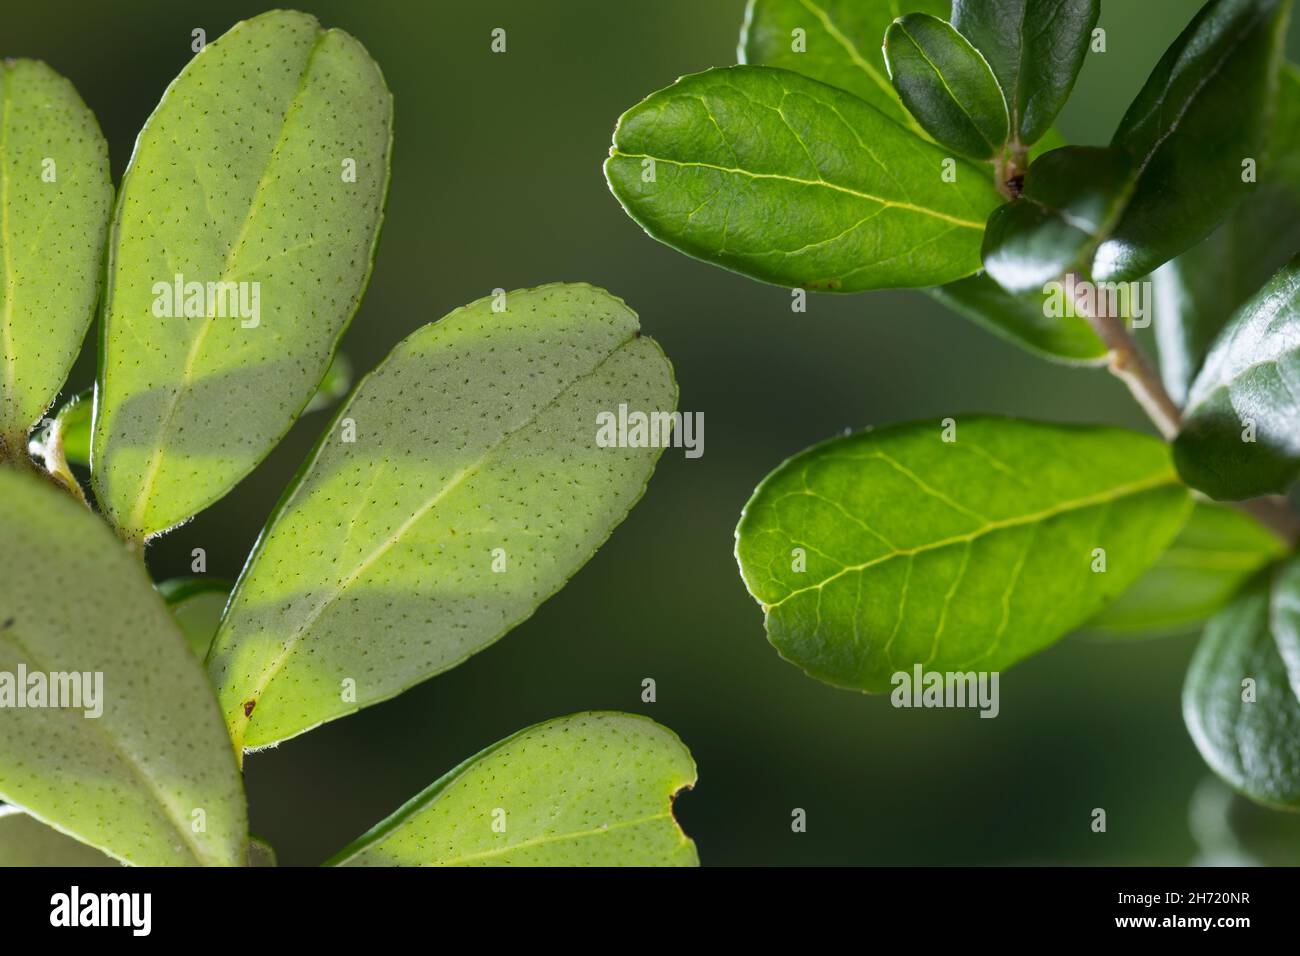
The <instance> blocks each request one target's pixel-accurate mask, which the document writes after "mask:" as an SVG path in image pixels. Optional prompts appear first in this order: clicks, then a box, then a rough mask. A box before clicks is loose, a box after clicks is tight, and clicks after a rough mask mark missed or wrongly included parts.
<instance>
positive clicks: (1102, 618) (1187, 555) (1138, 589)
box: [1088, 501, 1286, 637]
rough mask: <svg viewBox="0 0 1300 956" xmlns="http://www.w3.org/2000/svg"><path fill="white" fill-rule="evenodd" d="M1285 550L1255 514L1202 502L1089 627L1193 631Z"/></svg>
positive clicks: (1119, 633) (1124, 632) (1124, 633)
mask: <svg viewBox="0 0 1300 956" xmlns="http://www.w3.org/2000/svg"><path fill="white" fill-rule="evenodd" d="M1285 550H1286V549H1285V548H1284V547H1283V545H1282V542H1281V541H1280V540H1279V539H1278V538H1277V537H1276V536H1275V535H1273V534H1271V533H1269V532H1268V531H1266V530H1265V529H1264V527H1263V526H1262V525H1261V524H1260V523H1259V522H1258V521H1256V520H1255V519H1254V518H1252V517H1250V516H1249V515H1247V514H1244V513H1243V512H1240V511H1236V510H1234V509H1232V508H1225V507H1223V506H1221V505H1215V504H1211V503H1209V502H1205V501H1198V502H1197V503H1196V506H1195V507H1194V508H1193V509H1192V512H1191V514H1190V515H1189V516H1188V518H1187V524H1185V525H1183V530H1182V531H1180V532H1179V533H1178V537H1177V538H1175V539H1174V542H1173V544H1171V545H1170V546H1169V548H1168V549H1167V550H1166V551H1165V553H1164V554H1162V555H1161V556H1160V559H1159V560H1158V561H1157V562H1156V563H1155V564H1154V565H1152V566H1151V568H1150V569H1149V570H1148V571H1147V572H1146V573H1145V574H1143V575H1142V577H1140V578H1138V579H1137V581H1135V582H1134V583H1133V586H1132V587H1130V588H1129V589H1128V590H1127V591H1125V592H1124V593H1123V594H1122V595H1120V597H1119V599H1118V600H1116V601H1115V602H1114V603H1113V604H1111V605H1110V606H1109V607H1107V608H1105V609H1103V610H1102V612H1101V613H1100V614H1098V615H1097V616H1096V617H1094V618H1093V619H1092V620H1091V621H1089V622H1088V627H1089V628H1095V629H1097V630H1099V631H1103V632H1105V633H1107V634H1110V635H1114V636H1116V637H1130V636H1133V637H1136V636H1151V635H1156V634H1170V633H1176V632H1179V631H1187V630H1190V629H1191V628H1193V627H1196V626H1197V625H1199V624H1201V623H1203V622H1204V621H1205V620H1206V619H1207V618H1209V616H1210V615H1211V614H1213V613H1214V612H1215V611H1217V610H1218V609H1219V608H1220V607H1222V606H1223V605H1224V604H1226V603H1228V601H1229V600H1231V599H1232V597H1233V596H1234V595H1235V594H1236V593H1237V591H1238V590H1239V589H1240V588H1241V587H1242V585H1244V584H1245V583H1246V581H1248V580H1249V579H1250V578H1251V577H1253V576H1254V575H1255V573H1256V572H1258V571H1259V570H1260V569H1261V568H1263V567H1264V566H1265V565H1267V564H1269V563H1270V562H1271V561H1275V560H1276V559H1277V558H1279V557H1281V555H1282V554H1283V552H1284V551H1285Z"/></svg>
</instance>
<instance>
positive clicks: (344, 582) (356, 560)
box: [208, 284, 677, 749]
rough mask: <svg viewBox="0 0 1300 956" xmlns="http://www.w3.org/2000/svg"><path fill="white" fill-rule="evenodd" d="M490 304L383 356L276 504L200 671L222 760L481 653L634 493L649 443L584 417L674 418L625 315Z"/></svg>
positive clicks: (602, 535) (563, 304)
mask: <svg viewBox="0 0 1300 956" xmlns="http://www.w3.org/2000/svg"><path fill="white" fill-rule="evenodd" d="M496 301H497V300H495V299H481V300H479V301H478V302H475V303H473V304H472V305H469V306H466V307H465V308H462V309H458V310H456V311H455V312H453V313H452V314H451V315H449V316H447V317H446V318H444V319H443V320H442V321H440V322H437V323H434V324H432V325H428V326H425V327H424V328H422V329H419V330H417V331H416V332H414V333H412V334H411V335H410V336H408V337H407V338H406V339H405V340H404V341H403V342H402V343H401V344H400V345H398V347H397V348H396V349H394V350H393V352H392V354H391V355H389V357H388V358H387V359H386V360H385V361H384V362H383V363H382V364H381V365H380V366H379V367H378V368H377V369H376V370H375V371H373V372H372V373H370V375H368V376H367V377H366V378H364V379H363V380H362V381H361V383H360V384H359V385H358V386H357V389H356V391H355V392H354V393H353V395H352V397H351V398H350V399H349V400H348V402H347V404H346V405H345V406H344V407H343V408H342V409H341V410H340V411H339V413H338V414H337V416H336V417H335V421H334V423H333V424H332V425H331V426H330V427H329V429H327V430H326V432H325V433H324V435H322V436H321V440H320V442H319V443H318V445H317V447H316V450H315V451H314V452H313V454H312V456H311V457H310V458H309V460H308V462H307V464H306V465H305V466H304V469H303V471H302V472H301V474H300V475H299V477H298V478H297V479H296V480H295V481H294V482H293V484H292V485H291V486H290V488H289V489H288V491H287V492H286V494H285V497H284V498H283V499H282V501H281V503H280V504H279V506H277V508H276V512H275V514H274V515H273V516H272V518H271V520H270V522H269V523H268V525H267V527H266V530H265V531H264V532H263V533H262V536H261V537H260V538H259V540H258V543H257V547H256V548H255V550H254V552H253V554H252V556H251V557H250V558H249V562H248V564H247V566H246V567H245V568H244V572H243V574H242V575H241V576H240V580H239V583H238V584H237V585H236V588H235V593H234V595H233V596H232V598H231V603H230V607H229V608H228V609H227V611H226V617H225V619H224V621H223V622H222V627H221V630H220V632H219V633H218V635H217V638H216V641H215V642H214V643H213V647H212V650H211V652H210V653H209V659H208V664H209V669H210V671H211V675H212V679H213V682H214V684H215V685H216V686H217V688H218V689H219V697H220V700H221V705H222V710H223V712H224V713H225V715H226V720H227V723H228V725H229V727H230V731H231V736H232V737H233V739H234V740H235V743H236V746H237V747H240V746H242V747H243V748H246V749H255V748H258V747H264V746H267V745H269V744H273V743H275V742H277V741H280V740H284V739H286V738H289V737H292V736H294V735H296V734H299V733H302V732H304V731H306V730H310V729H311V728H312V727H315V726H316V725H317V724H320V723H322V722H324V721H327V720H333V719H335V718H337V717H342V716H344V715H346V714H349V713H352V712H354V711H356V710H358V709H360V708H361V707H365V706H367V705H369V704H373V703H376V702H378V701H381V700H386V699H387V698H389V697H392V696H394V695H395V694H398V693H401V692H402V691H403V690H405V689H406V688H408V687H410V686H411V685H413V684H416V683H418V682H420V681H422V680H425V679H427V678H429V677H432V676H433V675H434V674H437V673H440V672H441V671H444V670H447V669H449V668H451V667H454V666H456V665H457V664H459V663H460V662H461V661H463V660H465V658H467V657H469V656H470V655H471V654H473V653H475V652H477V651H480V650H482V649H483V648H484V647H486V646H488V645H489V644H491V643H492V642H494V641H495V640H497V639H498V638H500V637H501V636H502V635H504V634H505V633H506V632H507V631H509V630H510V629H511V628H513V627H514V626H515V625H516V624H518V623H519V622H521V621H523V620H524V619H525V618H527V617H528V616H530V615H531V614H532V613H533V611H534V610H535V609H536V608H537V606H538V605H539V604H541V603H542V602H543V601H544V600H546V598H548V597H550V596H551V595H552V594H554V593H555V592H556V591H558V590H559V589H560V587H561V586H563V584H564V583H565V582H566V581H567V580H568V579H569V578H570V577H571V576H572V575H573V574H574V573H575V572H576V571H577V570H578V568H580V567H581V566H582V565H583V564H585V563H586V561H587V560H588V559H589V558H590V557H591V556H592V554H594V553H595V551H596V549H597V548H598V547H599V546H600V545H601V544H602V543H603V542H604V541H605V539H606V538H607V537H608V536H609V534H610V533H611V532H612V531H613V529H614V527H615V526H616V525H618V523H619V522H620V521H622V520H623V518H624V517H625V516H626V515H627V513H628V510H629V509H630V508H631V507H632V505H633V504H634V503H635V502H636V501H637V499H638V498H640V496H641V493H642V492H643V491H644V490H645V487H646V483H647V481H648V480H649V478H650V474H651V472H652V471H653V470H654V465H655V462H656V460H657V459H658V457H659V454H660V451H661V449H660V448H651V447H600V446H599V445H598V443H597V426H598V425H599V424H600V423H601V419H600V418H599V417H598V416H600V415H601V414H602V413H607V414H616V413H617V412H618V411H619V407H620V405H626V407H627V410H628V413H629V414H630V413H632V412H637V411H640V412H642V413H652V412H663V413H670V412H671V411H672V410H673V409H674V408H675V407H676V403H677V386H676V384H675V383H674V381H673V376H672V367H671V366H670V365H669V363H668V360H667V358H666V357H665V356H664V354H663V352H662V351H661V350H660V348H659V346H658V345H657V344H656V343H655V342H654V341H653V340H651V339H650V338H648V337H646V336H642V335H641V334H640V330H639V326H638V322H637V317H636V313H634V312H633V311H632V310H631V309H629V308H628V307H627V306H626V305H625V304H624V303H623V302H622V300H621V299H617V298H615V297H614V296H611V295H610V294H609V293H607V292H604V291H603V290H600V289H596V288H593V287H591V286H588V285H565V284H556V285H549V286H542V287H541V288H538V289H532V290H528V291H522V292H512V293H510V294H509V295H508V296H507V297H506V311H504V312H498V311H496V310H495V309H494V307H493V304H494V302H496ZM349 422H351V423H352V424H353V426H354V427H355V441H353V442H348V441H346V440H345V439H346V438H347V437H348V432H347V429H348V427H349V426H348V423H349ZM628 437H629V438H633V437H635V436H633V435H631V434H629V436H628ZM358 628H362V629H363V630H364V632H365V634H366V638H365V640H364V641H358V639H357V634H358ZM346 680H351V681H354V682H355V691H356V693H355V701H354V702H352V701H348V700H344V699H342V696H343V695H341V694H340V687H341V686H343V685H342V682H343V681H346ZM254 707H255V708H256V710H255V711H254V710H253V708H254ZM249 714H251V722H250V716H249Z"/></svg>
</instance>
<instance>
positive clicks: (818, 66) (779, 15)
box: [737, 0, 951, 136]
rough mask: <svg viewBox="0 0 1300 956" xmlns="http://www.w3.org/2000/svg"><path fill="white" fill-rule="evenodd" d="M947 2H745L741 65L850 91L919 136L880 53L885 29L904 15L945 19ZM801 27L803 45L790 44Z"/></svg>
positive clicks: (868, 0)
mask: <svg viewBox="0 0 1300 956" xmlns="http://www.w3.org/2000/svg"><path fill="white" fill-rule="evenodd" d="M950 6H951V5H950V4H949V2H948V0H910V2H904V0H749V5H748V6H747V7H746V8H745V23H744V26H743V27H742V28H741V31H740V48H739V50H738V53H737V55H738V57H739V59H740V62H741V63H748V64H751V65H754V66H776V67H781V68H782V69H785V70H793V71H794V72H796V73H802V74H803V75H804V76H808V77H812V78H813V79H814V80H821V81H822V82H823V83H829V84H830V85H831V86H838V87H839V88H840V89H842V90H847V91H848V92H850V93H852V94H854V95H855V96H857V97H859V98H860V99H862V100H864V101H866V102H867V103H868V104H869V105H871V106H874V107H875V108H876V109H878V110H880V112H882V113H884V114H885V115H886V116H888V117H889V118H890V119H892V120H893V121H894V122H896V123H900V124H902V125H904V126H906V127H908V128H909V129H911V130H912V131H913V132H914V133H916V135H918V136H924V135H925V134H924V132H923V131H922V130H921V127H920V125H919V124H918V123H917V122H916V120H915V119H913V117H912V114H911V113H909V112H908V111H907V109H906V108H905V107H904V106H903V104H902V103H901V102H899V99H898V94H897V93H896V92H895V91H894V87H893V84H892V83H890V81H889V71H888V69H887V68H886V66H885V57H884V54H883V53H882V52H881V44H883V43H884V39H885V31H886V30H887V29H888V28H889V25H890V24H891V23H893V22H894V20H895V19H897V18H898V17H900V16H902V15H903V14H904V13H913V12H920V13H929V14H932V15H934V16H936V17H939V18H941V19H945V20H946V19H947V18H948V11H949V8H950ZM795 30H802V31H803V36H802V39H803V41H804V48H803V51H802V52H796V51H795V48H794V43H795V34H794V31H795Z"/></svg>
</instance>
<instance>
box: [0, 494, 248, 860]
mask: <svg viewBox="0 0 1300 956" xmlns="http://www.w3.org/2000/svg"><path fill="white" fill-rule="evenodd" d="M0 540H3V541H4V548H3V549H0V699H4V695H5V694H6V693H7V692H6V689H5V685H6V684H8V685H9V686H8V693H12V694H13V695H14V698H13V702H12V703H9V702H6V704H5V710H4V714H5V717H4V721H5V732H4V733H3V734H0V797H3V799H5V800H6V801H8V802H10V803H15V804H18V805H19V806H21V807H23V808H24V809H26V810H27V812H28V813H30V814H32V816H34V817H36V818H37V819H39V820H42V821H44V822H46V823H48V824H50V825H51V826H55V827H57V828H58V829H59V830H61V831H63V832H65V833H68V834H71V835H73V836H75V837H76V838H77V839H78V840H81V841H83V842H85V843H88V844H90V845H91V846H94V847H96V848H98V849H100V850H103V851H104V852H105V853H107V854H109V855H110V856H112V857H113V858H115V859H118V860H122V861H123V862H126V863H134V864H137V865H141V866H166V865H194V864H207V865H231V866H234V865H241V864H242V863H243V861H244V848H245V845H246V843H247V833H248V826H247V821H246V817H245V809H244V794H243V785H242V783H241V781H240V778H239V773H238V771H237V769H236V766H235V759H234V754H233V753H232V751H231V748H230V741H229V740H228V739H227V737H226V734H225V729H224V727H223V726H222V722H221V717H220V714H219V713H218V711H217V707H216V704H215V702H214V701H213V699H212V689H211V687H209V685H208V682H207V680H206V678H205V675H204V673H203V669H202V667H200V665H199V663H198V661H196V660H195V659H194V655H193V654H191V653H190V651H189V649H188V648H187V647H186V646H185V641H184V640H183V639H182V637H181V635H180V632H179V631H177V629H176V625H175V624H174V623H173V622H172V620H171V617H170V615H168V613H167V609H166V608H165V607H164V606H163V603H162V601H161V600H160V599H159V598H158V596H157V595H156V594H155V593H154V590H153V587H152V585H151V584H150V583H149V578H148V575H147V574H146V573H145V570H144V566H143V565H142V564H141V563H140V561H139V560H138V559H137V558H135V557H133V556H132V555H131V553H130V552H129V551H127V550H126V549H125V548H123V547H122V545H121V544H120V543H119V542H118V541H117V540H116V539H115V538H114V537H113V534H112V533H111V532H110V531H109V529H108V528H107V527H106V526H105V525H104V524H103V523H102V522H101V521H99V520H98V519H97V518H96V517H95V516H94V515H93V514H91V513H90V511H89V510H87V509H86V508H85V507H83V506H82V505H80V504H78V503H77V502H76V501H74V500H73V499H72V498H71V497H69V496H68V495H66V494H64V493H62V492H60V491H57V490H55V489H54V488H52V487H50V486H49V485H48V484H46V483H45V482H44V481H42V480H41V479H39V478H37V477H35V476H33V475H29V474H23V473H20V472H16V471H12V470H3V471H0ZM20 668H22V669H23V671H20ZM24 671H25V673H26V680H25V681H24V680H21V679H20V677H21V675H22V674H23V672H24ZM50 674H62V675H64V677H65V678H67V679H66V680H63V679H60V680H57V681H55V682H52V683H51V682H50V681H49V680H48V675H50ZM8 675H12V677H9V676H8ZM40 675H45V676H44V678H42V679H38V678H39V677H40ZM69 675H82V676H81V677H80V678H79V679H76V683H71V682H72V681H73V680H74V678H72V677H70V676H69ZM43 684H48V685H49V687H50V693H49V694H47V695H46V696H45V698H44V700H45V703H46V705H47V706H44V707H40V706H35V700H36V699H35V698H34V697H32V696H30V695H31V694H32V693H33V692H34V691H35V690H36V689H38V688H39V687H40V686H41V685H43ZM24 686H25V687H26V688H27V691H28V696H26V698H25V703H26V704H27V705H28V706H17V704H18V693H19V689H20V688H22V687H24ZM55 686H58V687H61V688H62V690H61V691H60V694H61V695H64V696H61V698H60V703H64V702H65V701H67V702H68V703H73V704H77V703H79V704H80V705H81V706H79V707H76V706H60V707H53V706H48V705H49V704H52V703H53V697H52V695H53V692H54V691H53V688H54V687H55ZM78 687H80V689H81V691H82V693H81V694H79V695H76V696H72V697H71V700H69V697H68V695H71V693H72V692H73V691H75V690H76V689H77V688H78ZM92 698H93V699H92ZM96 713H98V716H91V715H93V714H96ZM196 811H202V819H203V821H204V824H205V825H204V828H203V829H201V830H196V829H195V828H194V823H195V821H197V820H198V819H199V816H198V815H197V814H196Z"/></svg>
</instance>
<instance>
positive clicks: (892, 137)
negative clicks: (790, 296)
mask: <svg viewBox="0 0 1300 956" xmlns="http://www.w3.org/2000/svg"><path fill="white" fill-rule="evenodd" d="M605 176H606V179H607V180H608V181H609V186H610V189H611V190H612V191H613V193H614V195H615V196H616V197H617V198H618V201H619V202H620V203H622V205H623V208H624V209H625V210H626V211H627V213H628V215H629V216H631V217H632V218H633V219H634V220H635V221H636V222H637V223H638V224H639V225H640V226H641V227H642V228H643V229H645V231H646V232H647V233H649V234H650V235H651V236H653V237H654V238H655V239H658V240H659V241H660V242H664V243H667V244H668V245H670V246H672V247H673V248H675V249H677V250H679V251H681V252H684V253H686V254H687V255H691V256H694V257H696V258H698V259H703V260H705V261H707V262H712V263H714V264H716V265H721V266H724V267H726V268H728V269H732V270H734V271H736V272H740V273H742V274H744V275H747V276H750V277H751V278H755V279H760V280H762V281H764V282H771V283H774V284H776V285H783V286H791V287H798V288H805V289H813V290H818V291H827V292H859V291H863V290H867V289H879V288H919V287H925V286H930V285H940V284H943V283H945V282H952V281H955V280H957V279H960V278H963V277H965V276H968V275H971V274H973V273H974V272H977V271H978V270H979V267H980V262H979V244H980V239H981V237H982V235H983V232H984V223H985V220H987V218H988V215H989V213H990V212H992V211H993V209H994V208H995V207H996V206H997V205H998V203H999V201H1000V197H999V196H998V193H997V190H996V189H995V188H994V187H993V183H992V180H991V178H990V176H989V175H988V173H987V172H986V171H985V170H983V169H980V168H979V167H978V166H976V165H974V164H971V163H968V162H966V161H964V160H960V159H954V158H953V157H951V156H950V155H949V154H948V151H947V150H945V149H941V148H939V147H938V146H935V145H934V144H933V143H930V142H927V141H925V140H922V139H920V138H918V137H917V136H915V135H913V134H912V133H911V132H909V131H908V130H906V129H904V128H903V127H901V126H899V125H898V124H897V123H895V122H893V121H892V120H890V119H888V118H887V117H886V116H885V115H884V114H882V113H880V112H879V111H878V110H875V109H873V108H871V107H870V106H868V105H867V104H866V103H865V102H863V101H862V100H860V99H858V98H857V97H856V96H853V95H852V94H850V93H846V92H844V91H843V90H839V89H836V88H834V87H831V86H827V85H826V84H825V83H820V82H817V81H816V80H812V79H809V78H808V77H805V76H801V75H799V74H797V73H791V72H789V71H786V70H779V69H771V68H767V67H757V66H735V67H727V68H724V69H715V70H708V71H706V72H704V73H697V74H694V75H691V76H685V77H682V78H681V79H680V80H678V81H677V82H676V83H674V84H673V85H672V86H670V87H668V88H667V89H664V90H660V91H659V92H658V93H654V94H652V95H650V96H649V97H647V98H646V99H645V100H643V101H642V102H641V103H639V104H638V105H636V106H634V107H632V109H630V110H628V111H627V112H626V113H624V114H623V116H622V117H621V118H620V119H619V122H618V126H617V128H616V129H615V131H614V145H613V147H612V148H611V150H610V154H609V158H608V160H606V162H605Z"/></svg>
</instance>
